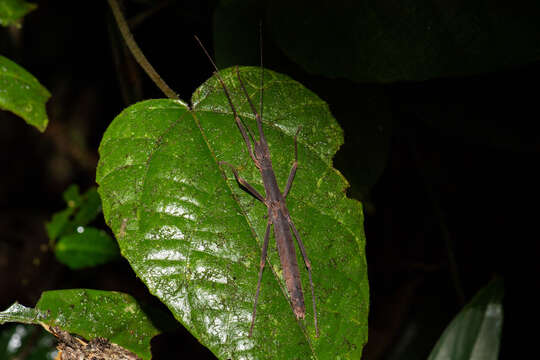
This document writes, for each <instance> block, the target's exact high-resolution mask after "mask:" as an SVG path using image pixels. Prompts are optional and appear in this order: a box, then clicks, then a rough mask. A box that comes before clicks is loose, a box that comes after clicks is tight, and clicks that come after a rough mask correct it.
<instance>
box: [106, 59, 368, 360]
mask: <svg viewBox="0 0 540 360" xmlns="http://www.w3.org/2000/svg"><path fill="white" fill-rule="evenodd" d="M240 72H241V76H242V79H243V80H244V82H245V84H246V86H247V89H248V90H247V91H248V93H249V94H251V95H252V96H253V101H254V103H256V104H258V103H259V101H258V99H257V98H258V94H259V88H258V86H259V84H260V70H259V69H258V68H249V67H246V68H240ZM221 74H222V76H223V77H224V78H225V81H226V83H227V84H228V86H229V89H230V91H231V93H232V97H233V101H234V103H235V105H236V107H237V109H238V111H239V114H240V116H241V117H242V119H243V121H244V123H245V124H246V125H248V126H249V127H251V128H252V129H255V125H254V117H253V114H252V113H251V111H250V110H249V107H248V105H247V103H246V101H245V99H244V98H243V96H241V94H240V93H239V85H238V81H237V78H236V74H235V72H234V71H233V70H232V69H227V70H224V71H222V72H221ZM264 83H265V92H264V129H265V133H266V137H267V140H268V143H269V146H270V152H271V154H272V160H273V164H274V170H275V172H276V176H277V179H278V183H279V184H280V186H281V187H282V189H283V186H284V184H285V182H286V180H287V177H288V173H289V171H290V168H291V165H292V162H293V161H294V150H293V149H294V145H293V144H294V141H293V138H294V134H295V132H296V130H297V128H298V126H299V125H302V130H301V132H300V134H299V139H298V156H299V168H298V172H297V174H296V178H295V182H294V185H293V187H292V190H291V193H290V194H289V197H288V198H287V203H288V207H289V210H290V212H291V216H292V218H293V219H294V221H295V223H296V226H297V228H298V229H299V231H300V234H301V236H302V238H303V241H304V244H305V247H306V250H307V253H308V254H309V257H310V260H311V263H312V264H313V282H314V285H315V294H316V298H317V307H318V308H317V309H318V317H319V321H320V324H319V325H320V332H321V336H320V337H319V338H315V336H314V335H315V329H314V327H313V313H312V310H311V300H312V299H311V294H310V291H309V282H308V281H307V279H308V277H307V272H306V271H305V267H304V266H300V267H301V276H302V281H303V288H304V293H305V296H306V299H305V300H306V307H307V315H306V319H305V320H304V321H297V320H296V318H295V316H294V314H293V312H292V310H291V307H290V303H289V298H288V295H287V293H286V290H285V287H284V283H283V279H282V273H281V267H280V264H279V258H278V256H277V251H276V246H275V241H274V240H273V235H272V240H271V241H270V248H269V250H268V252H269V257H268V264H269V266H267V268H266V270H265V272H264V276H263V280H262V288H261V295H260V298H259V305H258V310H257V320H256V323H255V328H254V334H253V337H251V338H249V337H248V336H247V335H248V331H249V325H250V321H251V310H252V306H253V298H254V293H255V288H256V284H257V273H258V268H259V261H260V252H261V245H262V239H263V236H264V230H265V227H266V222H267V219H266V218H265V215H266V213H267V210H266V207H265V206H264V205H263V204H261V203H259V202H257V201H256V200H255V199H254V198H253V197H251V196H250V195H249V194H247V193H246V192H244V191H243V190H242V189H241V188H240V187H239V186H238V184H237V183H236V181H235V180H234V177H233V175H232V173H231V171H230V169H228V168H224V169H222V168H220V166H219V165H218V163H219V161H222V160H225V161H228V162H230V163H231V164H234V165H235V166H236V167H237V168H238V169H239V171H240V174H241V175H242V176H243V177H244V178H245V179H246V180H247V181H248V182H250V183H251V184H252V185H253V186H254V187H255V188H257V189H258V190H259V191H260V192H264V190H263V187H262V182H261V178H260V174H259V172H258V170H257V169H256V168H255V166H254V165H253V162H252V160H251V159H250V158H249V156H248V155H247V152H246V149H245V144H244V142H243V140H242V137H241V135H240V132H239V131H238V128H237V126H236V124H235V122H234V119H233V117H232V113H231V109H230V108H229V105H228V103H227V100H226V98H225V97H224V95H223V90H222V89H221V87H220V85H219V83H218V82H217V80H216V78H215V77H214V78H211V79H210V80H209V81H207V82H206V83H205V84H203V85H202V86H201V87H200V88H199V89H198V90H197V91H196V92H195V94H194V96H193V101H192V102H193V104H194V105H193V108H194V112H190V111H189V109H188V107H187V106H186V105H185V104H183V103H182V102H179V101H173V100H166V99H163V100H149V101H144V102H141V103H138V104H135V105H133V106H130V107H129V108H127V109H125V110H124V111H123V112H122V113H121V114H120V115H118V116H117V117H116V119H115V120H114V121H113V122H112V123H111V125H110V126H109V128H108V129H107V131H106V133H105V135H104V137H103V140H102V142H101V145H100V156H101V158H100V162H99V165H98V170H97V179H96V180H97V182H98V184H99V192H100V195H101V196H102V200H103V212H104V215H105V219H106V221H107V223H108V224H109V226H110V227H111V228H112V229H113V231H114V233H115V234H116V237H117V239H118V242H119V245H120V248H121V251H122V254H123V255H124V256H125V257H126V258H127V259H128V261H129V262H130V264H131V266H132V267H133V269H134V270H135V272H136V273H137V275H138V276H139V277H140V278H141V279H142V280H143V281H144V282H145V283H146V285H147V286H148V288H149V290H150V292H152V293H153V294H155V295H156V296H157V297H158V298H159V299H160V300H161V301H162V302H163V303H165V304H166V305H167V306H168V307H169V308H170V309H171V311H172V313H173V314H174V316H175V317H176V318H177V319H178V320H179V321H181V322H182V324H183V325H184V326H185V327H186V328H187V329H188V330H189V331H190V332H191V333H192V334H193V335H194V336H195V337H196V338H197V339H199V341H200V342H201V343H203V344H204V345H205V346H207V347H208V348H209V349H210V350H211V351H212V352H213V353H214V354H216V355H217V356H218V357H219V358H221V359H226V358H233V359H239V358H261V357H265V358H275V359H278V358H279V359H285V358H298V359H309V358H314V359H327V358H336V357H341V358H342V359H358V358H359V357H360V356H361V353H362V347H363V345H364V343H365V342H366V339H367V314H368V305H369V298H368V297H369V290H368V282H367V270H366V260H365V253H364V246H365V237H364V232H363V215H362V207H361V204H360V203H359V202H357V201H354V200H350V199H348V198H346V196H345V188H346V187H347V186H348V184H347V182H346V180H345V179H344V178H343V177H342V176H341V174H340V173H339V172H337V171H336V170H335V169H333V168H332V157H333V155H334V154H335V152H336V151H337V149H338V148H339V146H340V145H341V144H342V142H343V135H342V131H341V129H340V128H339V126H338V125H337V124H336V122H335V120H334V119H333V118H332V116H331V114H330V112H329V110H328V107H327V105H326V104H325V103H324V102H323V101H322V100H320V99H319V98H318V97H317V96H315V95H314V94H313V93H311V92H310V91H309V90H307V89H305V88H304V87H303V86H302V85H300V84H299V83H297V82H295V81H293V80H291V79H290V78H288V77H286V76H284V75H281V74H278V73H275V72H272V71H269V70H266V71H265V82H264ZM299 263H300V264H303V261H302V259H301V257H300V258H299Z"/></svg>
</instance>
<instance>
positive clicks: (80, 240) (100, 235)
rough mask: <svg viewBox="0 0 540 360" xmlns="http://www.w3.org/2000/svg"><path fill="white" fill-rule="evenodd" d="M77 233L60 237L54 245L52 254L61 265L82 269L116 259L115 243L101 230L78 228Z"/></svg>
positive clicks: (117, 252) (117, 253)
mask: <svg viewBox="0 0 540 360" xmlns="http://www.w3.org/2000/svg"><path fill="white" fill-rule="evenodd" d="M79 231H80V232H79ZM79 231H77V232H76V233H74V234H71V235H66V236H63V237H61V238H60V240H59V241H58V242H57V243H56V246H55V248H54V254H55V255H56V258H57V259H58V261H60V262H61V263H62V264H65V265H67V266H69V267H70V268H71V269H82V268H86V267H92V266H96V265H101V264H105V263H108V262H109V261H112V260H114V259H116V258H118V256H119V251H118V246H117V245H116V242H115V241H114V239H113V238H111V237H110V236H109V235H107V233H105V232H104V231H103V230H99V229H96V228H91V227H87V228H84V227H80V229H79Z"/></svg>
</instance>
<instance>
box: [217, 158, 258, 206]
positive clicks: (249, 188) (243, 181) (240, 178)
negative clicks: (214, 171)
mask: <svg viewBox="0 0 540 360" xmlns="http://www.w3.org/2000/svg"><path fill="white" fill-rule="evenodd" d="M219 163H220V164H224V165H227V166H228V167H230V168H231V170H232V171H233V173H234V177H235V178H236V181H238V182H239V183H240V185H242V186H243V187H245V188H246V189H247V190H248V191H249V192H250V193H251V195H253V196H255V197H256V198H257V199H258V200H259V201H261V202H262V203H264V202H265V201H264V197H263V196H262V195H261V194H260V193H259V192H258V191H257V190H255V188H254V187H253V186H251V185H250V184H249V183H248V182H247V181H246V180H245V179H244V178H242V177H240V176H239V175H238V171H237V170H236V168H235V167H234V166H233V165H232V164H229V163H228V162H226V161H220V162H219Z"/></svg>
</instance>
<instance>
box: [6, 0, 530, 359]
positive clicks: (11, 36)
mask: <svg viewBox="0 0 540 360" xmlns="http://www.w3.org/2000/svg"><path fill="white" fill-rule="evenodd" d="M155 3H158V2H155ZM155 3H154V5H152V4H151V2H148V3H145V2H144V1H139V2H129V3H128V4H127V7H126V9H125V12H126V15H127V16H128V18H132V19H133V17H134V16H138V15H140V14H145V16H144V17H141V18H140V19H139V20H138V21H136V23H135V29H134V34H135V37H136V39H137V41H138V42H139V45H140V47H141V48H142V49H143V51H144V52H145V54H146V55H147V57H148V59H149V60H150V62H151V63H152V64H153V65H154V67H155V68H156V69H157V70H158V72H159V73H160V74H161V75H162V77H163V78H164V79H165V80H166V81H167V82H168V84H169V85H170V86H171V87H172V88H173V89H174V90H175V91H176V92H177V93H178V94H179V95H180V97H181V98H182V99H184V100H186V101H188V100H189V99H190V97H191V93H192V92H193V91H194V90H195V89H196V87H198V86H199V85H200V84H201V83H202V82H203V81H205V80H206V79H207V78H208V77H210V76H211V74H212V69H211V67H210V65H209V64H208V61H207V60H206V58H205V57H204V54H203V53H202V51H201V50H200V48H199V47H198V45H197V44H196V42H195V41H194V40H193V34H197V35H199V37H200V38H201V39H202V41H203V43H205V44H207V45H208V48H209V49H219V46H220V45H218V44H215V38H223V33H219V31H224V28H223V27H224V26H226V24H224V21H223V16H224V15H223V12H221V13H220V12H218V10H216V6H217V4H216V3H215V2H203V1H201V2H173V1H169V2H162V3H160V4H159V6H155ZM449 4H453V5H455V6H459V5H460V4H461V3H460V2H457V1H456V2H454V3H452V2H449ZM38 5H39V7H38V9H37V10H36V11H34V12H32V13H30V14H29V15H28V16H27V17H25V19H24V23H23V27H22V29H20V30H14V29H10V30H8V29H6V28H1V29H0V53H1V54H2V55H5V56H7V57H8V58H10V59H11V60H13V61H15V62H17V63H18V64H20V65H21V66H23V67H24V68H25V69H27V70H28V71H29V72H31V73H32V74H33V75H34V76H35V77H36V78H38V79H39V81H40V82H41V83H42V84H43V85H44V86H45V87H46V88H48V89H49V90H50V91H51V93H52V97H51V99H50V101H49V102H48V104H47V107H48V114H49V119H50V123H49V126H48V129H47V130H46V132H45V133H44V134H40V133H38V131H37V130H35V129H34V128H32V127H31V126H28V125H27V124H25V123H24V121H23V120H21V119H19V118H17V117H16V116H14V115H12V114H11V113H8V112H0V118H1V124H2V131H0V164H1V165H0V166H1V169H2V176H1V177H0V234H1V235H0V309H5V308H7V307H8V306H9V305H11V304H12V303H13V302H14V301H19V302H21V303H22V304H25V305H28V306H33V305H34V304H35V303H36V301H37V299H38V298H39V296H40V294H41V293H42V292H43V291H44V290H50V289H62V288H95V289H103V290H118V291H123V292H126V293H129V294H132V295H133V296H135V297H136V298H137V299H139V300H140V301H142V302H145V303H149V304H151V305H154V306H161V307H162V308H164V307H163V306H162V305H160V303H159V301H157V299H155V298H153V297H152V296H151V295H149V294H148V292H147V290H146V288H145V286H144V285H143V284H142V283H141V282H140V281H139V280H138V279H137V278H136V276H135V274H134V273H133V271H132V270H131V269H130V267H129V265H128V263H127V262H126V261H124V260H121V261H117V262H115V263H112V264H108V265H105V266H100V267H97V268H93V269H88V270H81V271H70V270H69V269H68V268H66V267H65V266H63V265H61V264H59V263H58V262H57V261H56V260H55V258H54V255H53V254H52V253H51V252H50V251H49V250H48V249H47V244H48V238H47V235H46V233H45V230H44V226H43V223H44V221H46V220H48V219H49V218H50V217H51V215H52V214H53V213H54V212H56V211H58V210H60V209H62V208H64V206H65V205H64V203H63V200H62V196H61V194H62V192H63V191H64V190H65V189H66V188H67V187H68V186H69V185H70V184H72V183H76V184H78V185H79V186H80V187H81V189H82V190H85V189H86V188H88V187H90V186H92V185H94V179H95V167H96V164H97V160H98V153H97V148H98V145H99V142H100V140H101V136H102V134H103V132H104V131H105V129H106V128H107V126H108V124H109V123H110V122H111V121H112V119H113V118H114V117H115V116H116V115H117V114H118V113H119V112H120V111H121V110H122V109H124V108H125V107H126V106H128V105H129V104H132V103H134V102H135V101H138V100H142V99H147V98H158V97H164V96H163V95H161V93H160V92H159V90H158V89H157V88H156V87H155V86H154V85H153V84H152V83H151V81H150V80H149V79H148V78H147V76H146V75H145V74H144V73H142V71H140V69H139V68H138V66H137V65H136V64H135V63H134V62H133V60H132V58H131V57H130V55H129V54H128V52H127V50H126V49H125V48H124V47H123V46H122V41H121V39H120V38H119V34H118V32H117V29H116V25H115V23H114V22H113V20H112V16H111V13H110V10H109V8H108V6H107V3H106V2H105V1H88V2H57V1H40V2H39V3H38ZM493 6H494V7H497V4H495V5H493ZM516 6H517V5H516ZM516 9H517V10H516ZM516 9H513V10H512V11H519V10H520V9H519V8H518V7H516ZM221 10H223V9H221ZM261 11H262V10H261V9H258V12H257V13H256V14H258V15H261ZM508 11H509V16H514V13H513V12H512V11H510V10H508ZM220 14H221V15H220ZM520 14H521V15H523V16H526V15H529V16H530V17H531V18H534V17H535V16H536V18H538V13H536V14H535V13H530V14H527V13H526V12H525V13H524V12H523V11H522V12H520ZM220 16H222V17H221V18H220ZM261 16H262V17H264V16H265V15H264V14H263V15H261ZM301 20H302V19H299V20H298V21H299V22H300V21H301ZM337 20H339V19H337ZM503 20H504V19H503ZM396 21H399V20H396ZM246 22H247V23H248V24H255V25H254V26H253V27H252V30H250V31H252V32H250V33H249V34H247V35H246V37H247V38H249V39H251V40H253V39H254V41H255V44H256V43H257V42H258V26H256V24H257V22H258V20H257V17H256V16H255V17H254V16H251V17H249V18H247V19H246ZM225 23H226V21H225ZM470 25H471V28H473V27H474V26H475V25H478V23H476V24H475V23H471V24H470ZM265 26H268V28H270V29H269V31H264V30H263V34H264V39H263V44H264V48H265V64H266V65H267V66H268V67H269V68H271V69H274V70H277V71H281V72H285V73H287V74H288V75H289V76H291V77H293V78H294V79H296V80H299V81H301V82H302V83H303V84H304V85H306V86H307V87H308V88H310V89H311V90H313V91H314V92H315V93H317V94H318V95H319V96H321V97H322V98H323V99H324V100H325V101H327V102H328V103H329V105H330V108H331V110H332V112H333V113H334V114H335V115H336V119H337V120H338V122H339V123H340V124H341V126H342V127H343V128H344V132H345V142H346V143H345V145H344V146H343V148H342V149H341V150H340V151H339V153H338V155H337V157H336V160H335V166H336V168H338V169H339V170H340V171H341V172H342V173H343V174H344V175H345V176H346V177H347V179H348V180H349V181H350V182H351V188H350V189H349V194H350V196H352V197H355V198H357V199H359V200H362V201H363V202H364V209H365V231H366V238H367V261H368V269H369V280H370V288H371V291H370V293H371V306H370V318H369V321H370V323H369V325H370V332H369V342H368V345H367V346H366V348H365V351H364V354H365V356H366V358H368V359H370V360H374V359H424V358H426V356H427V355H428V354H429V351H430V350H431V348H432V347H433V345H434V344H435V342H436V340H437V339H438V337H439V336H440V335H441V333H442V331H443V329H444V328H445V326H446V325H447V324H448V323H449V321H450V320H451V319H452V318H453V316H455V315H456V314H457V312H458V311H459V310H460V309H461V308H462V306H463V305H464V304H465V303H466V302H468V301H469V300H470V299H471V298H472V296H474V294H475V293H476V292H477V291H478V290H479V289H480V288H482V287H483V286H485V285H486V284H487V283H488V282H489V281H490V280H491V279H493V278H494V277H495V276H500V277H502V278H503V279H504V281H505V288H506V292H505V300H504V312H505V319H504V328H503V336H502V339H503V340H502V348H501V358H518V357H517V355H516V354H517V353H518V352H519V353H521V352H524V353H525V354H527V353H528V349H529V346H531V345H534V344H531V343H528V342H527V341H525V338H526V337H527V336H526V334H527V333H528V331H527V330H526V329H525V327H524V325H526V324H527V323H528V322H533V323H535V322H534V320H533V319H535V318H536V317H537V315H536V312H537V311H536V306H534V303H535V300H534V297H533V295H532V294H533V293H534V291H535V290H536V289H537V288H538V279H537V275H538V270H539V269H538V260H537V258H538V253H539V252H538V250H539V246H538V235H537V231H535V230H536V229H534V224H536V223H537V222H538V220H537V219H536V218H537V214H538V210H537V207H538V205H537V204H538V202H537V200H536V188H537V184H538V182H537V180H538V178H537V175H536V172H537V168H538V152H539V150H540V147H539V144H540V141H539V135H538V132H537V122H538V119H539V117H538V115H539V113H540V110H539V105H538V104H539V91H538V88H539V84H540V63H539V62H538V61H537V60H536V61H535V59H538V58H539V55H540V50H539V49H540V48H539V47H536V48H530V49H529V48H527V46H524V47H522V48H521V51H522V52H524V53H526V54H527V56H521V55H520V57H519V59H518V60H517V61H514V62H513V63H512V61H510V62H509V61H506V62H505V61H501V62H500V63H499V64H496V65H493V64H491V63H490V64H489V65H487V64H486V67H485V71H482V67H481V66H473V67H469V68H467V67H466V66H465V67H464V69H472V70H470V71H463V73H462V74H459V73H456V74H450V75H448V73H446V74H445V73H439V74H437V72H433V76H425V75H423V74H422V75H418V74H413V75H410V76H404V78H403V79H398V80H396V81H391V82H388V81H385V82H378V81H376V79H371V80H369V79H368V81H364V82H353V81H351V80H347V79H345V78H342V77H341V78H338V79H329V78H327V77H325V76H322V75H314V74H310V73H308V72H307V71H305V70H303V69H302V67H301V65H298V64H296V63H295V62H294V61H292V60H291V59H290V58H288V57H287V55H286V54H284V53H283V52H281V51H280V49H279V46H278V45H277V44H276V42H275V41H274V39H273V36H272V35H273V34H274V32H273V31H272V29H271V25H266V24H263V28H264V27H265ZM411 26H414V24H412V25H411ZM220 29H221V30H220ZM464 29H465V30H467V28H466V27H465V28H464ZM465 30H464V31H465ZM537 30H538V29H537ZM214 31H216V32H214ZM235 31H237V32H238V31H239V30H235ZM326 31H327V33H330V35H331V32H332V28H331V27H329V28H328V29H327V30H326ZM253 34H254V35H253ZM539 34H540V31H539V32H538V33H530V32H529V33H528V34H527V35H526V36H530V37H531V39H540V36H539ZM292 36H293V35H291V37H292ZM508 36H509V37H511V36H514V35H512V34H508ZM520 36H524V35H523V34H521V35H520ZM243 40H245V39H243V38H241V36H239V39H238V40H235V39H234V38H233V39H232V40H230V39H229V41H232V42H233V44H232V45H231V47H232V48H233V49H232V50H231V53H232V54H227V53H224V52H223V50H221V52H218V51H217V50H216V54H215V56H216V58H217V59H218V64H219V66H220V67H224V66H228V65H231V64H235V63H238V64H240V65H246V64H249V63H251V64H254V65H256V64H257V60H256V59H257V52H258V51H257V46H256V45H253V43H250V44H251V45H246V46H243V43H242V41H243ZM338 40H340V39H338ZM338 40H337V42H338V43H340V44H342V43H343V42H339V41H338ZM341 40H343V39H341ZM510 40H512V39H510ZM529 40H530V39H529ZM411 41H412V40H411ZM506 41H507V42H509V43H512V41H508V39H506ZM518 42H520V43H524V44H528V43H531V42H532V41H525V40H524V39H523V38H519V39H516V40H515V43H518ZM493 43H494V44H497V43H498V41H497V39H495V41H493ZM214 44H215V46H216V48H214ZM221 44H223V43H221ZM345 44H346V43H345ZM351 46H352V45H351ZM221 47H222V48H223V45H221ZM236 47H238V48H243V49H245V48H248V50H249V51H250V52H249V51H247V52H249V54H251V55H249V56H248V58H247V59H246V60H245V61H244V62H242V60H239V59H238V55H237V54H238V52H242V51H236V52H235V48H236ZM528 49H529V50H530V51H528V52H527V50H528ZM338 50H339V49H338ZM481 50H482V49H479V54H480V52H481ZM253 51H255V52H253ZM329 51H336V49H331V50H329ZM448 51H449V52H450V53H451V52H452V49H450V50H448ZM456 51H457V50H456ZM497 51H500V52H502V53H504V51H505V50H504V49H497ZM510 51H511V50H509V52H510ZM211 52H213V50H211ZM253 54H254V55H253ZM334 55H335V56H336V58H339V57H340V53H339V52H336V53H335V54H334ZM480 55H481V54H480ZM480 55H479V56H480ZM250 56H251V57H250ZM456 58H458V57H456ZM480 58H481V56H480ZM508 58H509V59H512V54H511V53H509V54H508ZM523 59H525V60H523ZM527 59H528V60H527ZM450 60H452V59H450ZM450 60H449V61H450ZM233 61H234V62H233ZM336 61H337V60H336ZM253 62H255V63H253ZM381 62H382V60H381ZM479 62H480V63H481V61H479ZM335 89H338V90H336V91H334V90H335ZM535 220H536V221H535ZM98 223H99V224H100V225H101V226H102V227H104V228H105V224H104V221H103V220H102V219H101V220H100V221H99V222H98ZM152 345H153V351H154V354H155V358H157V359H160V358H162V359H165V358H171V357H174V356H178V357H179V356H181V355H188V354H189V355H191V356H197V358H205V357H204V356H206V357H207V358H213V355H212V354H210V353H209V352H208V351H207V350H206V349H205V348H203V347H202V346H201V345H199V344H198V342H197V340H196V339H193V338H192V337H191V335H189V334H188V333H187V331H185V330H183V329H181V328H178V329H177V330H176V332H171V333H168V334H164V335H160V336H158V338H156V339H154V340H153V342H152Z"/></svg>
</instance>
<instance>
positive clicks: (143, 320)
mask: <svg viewBox="0 0 540 360" xmlns="http://www.w3.org/2000/svg"><path fill="white" fill-rule="evenodd" d="M6 322H22V323H27V324H39V325H45V326H44V327H45V328H46V329H48V330H49V329H50V328H51V327H58V328H60V329H61V330H63V331H67V332H69V333H73V334H77V335H79V336H82V337H84V338H85V339H87V340H90V339H93V338H96V337H103V338H106V339H107V340H109V341H110V342H112V343H114V344H117V345H119V346H121V347H123V348H125V349H127V350H129V351H132V352H133V353H135V354H137V355H138V356H140V357H141V358H142V359H150V358H151V352H150V340H151V339H152V337H154V336H155V335H157V334H158V333H159V331H158V330H157V329H156V328H155V327H154V325H152V322H151V321H150V319H149V318H148V317H147V316H146V315H145V314H144V312H143V311H142V310H141V308H140V306H139V304H138V303H137V301H136V300H135V299H134V298H132V297H131V296H129V295H127V294H123V293H119V292H114V291H99V290H89V289H71V290H55V291H46V292H44V293H43V294H42V295H41V298H40V299H39V301H38V303H37V304H36V307H35V308H33V309H32V308H27V307H24V306H22V305H20V304H18V303H15V304H13V305H12V306H11V307H9V308H8V309H7V310H5V311H3V312H0V324H3V323H6Z"/></svg>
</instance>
